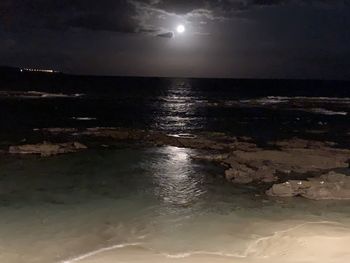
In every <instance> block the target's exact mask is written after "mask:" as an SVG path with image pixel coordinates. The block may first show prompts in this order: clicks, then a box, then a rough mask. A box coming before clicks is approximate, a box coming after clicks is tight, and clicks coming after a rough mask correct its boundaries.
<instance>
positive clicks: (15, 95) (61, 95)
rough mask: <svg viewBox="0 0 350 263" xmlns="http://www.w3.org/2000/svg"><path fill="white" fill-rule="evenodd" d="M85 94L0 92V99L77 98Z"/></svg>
mask: <svg viewBox="0 0 350 263" xmlns="http://www.w3.org/2000/svg"><path fill="white" fill-rule="evenodd" d="M84 95H85V94H80V93H76V94H65V93H48V92H40V91H0V97H5V98H22V99H49V98H79V97H82V96H84Z"/></svg>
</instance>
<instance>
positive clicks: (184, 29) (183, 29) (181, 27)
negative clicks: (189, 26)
mask: <svg viewBox="0 0 350 263" xmlns="http://www.w3.org/2000/svg"><path fill="white" fill-rule="evenodd" d="M176 31H177V32H178V33H179V34H182V33H184V32H185V31H186V28H185V26H184V25H178V26H177V28H176Z"/></svg>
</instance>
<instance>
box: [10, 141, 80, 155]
mask: <svg viewBox="0 0 350 263" xmlns="http://www.w3.org/2000/svg"><path fill="white" fill-rule="evenodd" d="M83 149H87V147H86V146H85V145H83V144H81V143H79V142H68V143H58V144H53V143H47V142H44V143H42V144H26V145H18V146H10V147H9V153H10V154H40V155H41V156H53V155H58V154H64V153H72V152H77V151H79V150H83Z"/></svg>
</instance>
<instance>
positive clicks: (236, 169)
mask: <svg viewBox="0 0 350 263" xmlns="http://www.w3.org/2000/svg"><path fill="white" fill-rule="evenodd" d="M35 132H36V133H38V135H40V137H42V138H49V139H50V140H52V141H57V138H61V140H62V138H64V139H65V140H66V141H65V142H59V143H48V142H44V143H38V144H22V145H15V146H10V147H9V149H8V153H10V154H38V155H41V156H53V155H57V154H65V153H72V152H76V151H81V150H84V149H87V148H88V147H90V145H89V144H91V141H98V140H103V141H107V144H104V146H106V147H107V146H108V144H113V143H114V142H129V141H132V142H141V143H146V144H151V145H155V146H175V147H182V148H191V149H196V150H198V154H196V155H194V156H192V158H193V159H195V160H200V161H210V162H215V163H218V164H220V165H222V166H223V167H225V177H226V179H227V180H228V181H229V182H231V183H233V184H253V183H254V184H263V185H265V186H267V187H268V186H271V188H270V189H269V190H268V191H267V192H266V193H267V195H269V196H278V197H292V196H302V197H305V198H309V199H314V200H324V199H337V200H339V199H350V176H349V177H348V176H346V175H345V174H341V173H339V170H347V169H349V164H350V149H342V148H339V147H337V145H336V144H335V143H332V142H319V141H309V140H302V139H298V138H293V139H289V140H284V141H277V142H268V143H267V144H266V145H264V146H259V145H258V144H257V143H256V142H255V141H254V140H253V139H252V138H247V137H233V136H228V135H226V134H223V133H198V134H195V135H188V134H187V135H186V134H184V135H169V134H166V133H164V132H160V131H145V130H133V129H123V128H88V129H81V130H79V129H74V128H67V129H65V128H48V129H36V130H35ZM67 141H68V142H67Z"/></svg>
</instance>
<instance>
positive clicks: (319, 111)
mask: <svg viewBox="0 0 350 263" xmlns="http://www.w3.org/2000/svg"><path fill="white" fill-rule="evenodd" d="M303 110H305V111H307V112H311V113H316V114H323V115H342V116H346V115H348V113H347V112H345V111H332V110H327V109H322V108H313V109H303Z"/></svg>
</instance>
